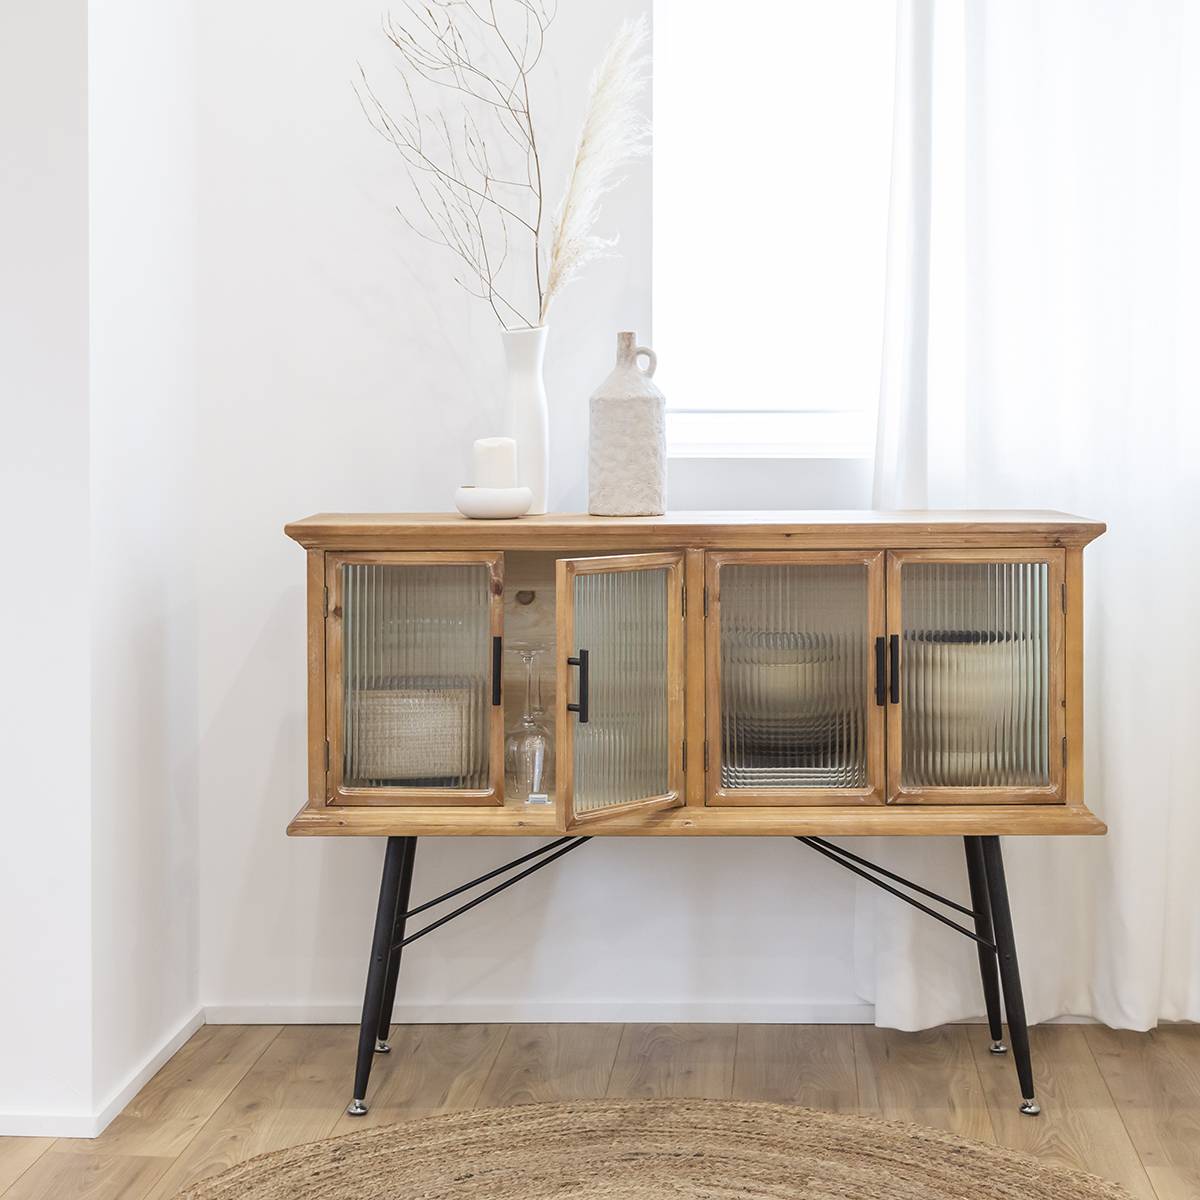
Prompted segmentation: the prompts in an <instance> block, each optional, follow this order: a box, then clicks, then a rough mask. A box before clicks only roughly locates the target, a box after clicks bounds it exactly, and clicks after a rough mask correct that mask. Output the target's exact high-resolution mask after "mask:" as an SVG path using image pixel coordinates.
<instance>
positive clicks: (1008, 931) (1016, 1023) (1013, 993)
mask: <svg viewBox="0 0 1200 1200" xmlns="http://www.w3.org/2000/svg"><path fill="white" fill-rule="evenodd" d="M979 840H980V842H981V843H982V849H983V862H984V871H985V873H986V875H987V887H988V899H989V900H990V902H991V909H992V925H993V927H994V928H995V931H996V952H997V953H996V957H997V959H998V960H999V964H1000V986H1001V987H1002V988H1003V989H1004V1014H1005V1016H1006V1017H1007V1018H1008V1038H1009V1041H1010V1042H1011V1043H1012V1051H1013V1061H1014V1062H1015V1064H1016V1068H1017V1079H1018V1080H1019V1081H1020V1084H1021V1111H1022V1112H1023V1113H1025V1114H1026V1115H1027V1116H1031V1117H1036V1116H1037V1114H1038V1113H1040V1112H1041V1111H1042V1110H1041V1109H1040V1108H1039V1107H1038V1103H1037V1101H1036V1100H1035V1099H1034V1093H1033V1065H1032V1064H1031V1062H1030V1059H1029V1028H1028V1026H1027V1025H1026V1023H1025V997H1024V996H1023V995H1022V994H1021V972H1020V970H1019V969H1018V967H1017V943H1016V938H1015V937H1014V935H1013V924H1012V911H1011V909H1010V908H1009V906H1008V885H1007V884H1006V883H1005V881H1004V859H1003V857H1002V856H1001V853H1000V839H999V838H998V837H981V838H980V839H979Z"/></svg>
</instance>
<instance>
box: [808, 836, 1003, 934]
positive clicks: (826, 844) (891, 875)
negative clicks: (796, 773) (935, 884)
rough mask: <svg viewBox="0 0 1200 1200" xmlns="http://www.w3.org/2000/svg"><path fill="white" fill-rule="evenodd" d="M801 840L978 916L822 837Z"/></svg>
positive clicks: (976, 913)
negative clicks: (822, 847)
mask: <svg viewBox="0 0 1200 1200" xmlns="http://www.w3.org/2000/svg"><path fill="white" fill-rule="evenodd" d="M803 840H804V841H807V842H812V843H814V844H815V845H817V846H824V847H825V849H826V850H832V851H833V852H834V854H840V855H841V856H842V857H843V858H848V859H849V860H850V861H851V862H856V863H858V865H859V866H860V867H866V868H867V870H869V871H874V872H875V874H876V875H882V876H884V878H886V879H893V880H895V881H896V883H901V884H903V885H904V886H905V887H906V888H908V889H909V890H910V891H913V892H920V894H921V895H922V896H928V897H929V898H930V900H936V901H937V902H938V903H939V904H944V905H945V906H946V907H947V908H952V909H954V911H955V912H960V913H962V915H963V916H964V917H977V916H979V913H978V912H977V911H976V909H974V908H967V907H966V906H965V905H962V904H959V903H958V901H957V900H951V899H950V898H949V897H948V896H943V895H942V894H941V893H940V892H935V891H932V890H931V889H930V888H927V887H922V886H921V885H920V884H919V883H913V881H912V880H911V879H905V878H904V876H903V875H897V874H896V872H895V871H889V870H888V869H887V868H886V867H881V866H880V865H879V864H878V863H873V862H871V860H870V859H868V858H860V857H859V856H858V855H857V854H852V853H851V852H850V851H849V850H847V849H845V847H843V846H835V845H834V844H833V843H832V842H827V841H826V840H825V839H824V838H819V837H810V838H805V839H803ZM974 901H975V898H974V896H972V897H971V902H972V903H974Z"/></svg>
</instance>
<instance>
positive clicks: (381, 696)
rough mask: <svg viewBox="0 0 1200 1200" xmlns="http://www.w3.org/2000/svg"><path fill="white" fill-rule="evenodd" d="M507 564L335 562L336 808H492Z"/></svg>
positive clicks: (330, 711) (332, 787)
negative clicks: (463, 806)
mask: <svg viewBox="0 0 1200 1200" xmlns="http://www.w3.org/2000/svg"><path fill="white" fill-rule="evenodd" d="M502 580H503V560H502V558H501V556H499V555H483V554H455V553H444V554H434V553H430V554H400V553H397V554H374V555H348V556H331V558H330V561H329V564H328V596H329V613H328V616H327V618H326V621H327V627H326V647H327V674H328V686H327V696H328V701H327V710H326V719H327V724H328V728H329V750H328V763H329V766H328V776H329V780H328V782H329V795H330V799H331V801H332V802H333V803H340V804H488V803H495V804H499V803H500V802H501V800H502V799H503V797H502V794H501V779H502V774H501V772H502V765H503V764H502V761H501V754H500V747H501V740H502V738H503V708H502V706H501V704H500V694H499V676H498V671H499V658H500V650H501V642H500V637H501V632H502V630H501V621H502V611H503V610H502V607H501V604H502V598H503V586H502Z"/></svg>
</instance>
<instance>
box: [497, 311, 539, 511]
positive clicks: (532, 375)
mask: <svg viewBox="0 0 1200 1200" xmlns="http://www.w3.org/2000/svg"><path fill="white" fill-rule="evenodd" d="M501 336H502V337H503V339H504V359H505V362H506V363H507V366H508V421H509V430H510V431H511V433H512V436H513V437H514V438H515V439H516V442H517V483H518V484H520V486H521V487H527V488H528V489H529V490H530V491H531V492H532V493H533V503H532V504H530V506H529V512H531V513H544V512H545V511H546V489H547V486H548V484H549V481H550V415H549V410H548V408H547V405H546V385H545V382H544V380H543V379H542V363H543V360H544V359H545V356H546V327H545V325H538V326H537V327H536V328H534V329H506V330H504V332H503V333H502V334H501Z"/></svg>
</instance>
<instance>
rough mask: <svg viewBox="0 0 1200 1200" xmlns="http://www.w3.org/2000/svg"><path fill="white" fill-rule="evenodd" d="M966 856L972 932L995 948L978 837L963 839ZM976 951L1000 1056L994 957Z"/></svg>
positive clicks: (1001, 1026)
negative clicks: (972, 908)
mask: <svg viewBox="0 0 1200 1200" xmlns="http://www.w3.org/2000/svg"><path fill="white" fill-rule="evenodd" d="M963 845H964V847H965V848H966V852H967V882H968V883H969V884H970V887H971V904H972V906H973V907H974V909H975V932H976V933H977V934H979V936H980V937H981V938H984V939H985V940H986V941H988V942H991V943H992V944H993V945H995V942H996V935H995V932H994V931H993V929H992V911H991V908H990V907H989V905H988V889H987V872H986V870H985V869H984V865H983V847H982V846H981V845H980V844H979V838H977V837H964V838H963ZM978 949H979V978H980V981H981V982H982V984H983V1002H984V1004H985V1005H986V1006H987V1018H988V1031H989V1032H990V1033H991V1035H992V1053H993V1054H1002V1053H1003V1052H1004V1043H1003V1041H1002V1040H1001V1039H1002V1038H1003V1036H1004V1024H1003V1022H1002V1020H1001V1017H1000V979H999V976H998V975H997V974H996V955H995V953H994V952H992V951H991V950H989V949H988V948H987V947H986V946H983V945H980V946H979V947H978Z"/></svg>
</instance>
